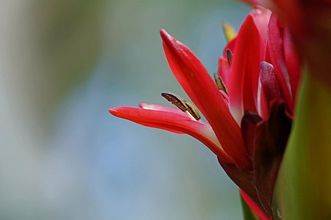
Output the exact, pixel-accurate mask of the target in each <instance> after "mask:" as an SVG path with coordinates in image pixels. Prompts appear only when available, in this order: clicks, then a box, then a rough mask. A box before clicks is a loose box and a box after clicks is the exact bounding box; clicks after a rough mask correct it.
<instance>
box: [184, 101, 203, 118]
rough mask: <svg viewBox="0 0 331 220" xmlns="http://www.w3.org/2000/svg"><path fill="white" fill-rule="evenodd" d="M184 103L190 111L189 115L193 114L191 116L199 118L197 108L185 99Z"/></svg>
mask: <svg viewBox="0 0 331 220" xmlns="http://www.w3.org/2000/svg"><path fill="white" fill-rule="evenodd" d="M184 101H185V100H184ZM185 105H186V107H187V111H188V112H189V113H190V115H192V116H193V118H195V119H196V120H199V119H200V118H201V116H200V114H199V112H198V109H197V108H196V107H195V106H194V105H193V104H192V103H190V102H187V101H185Z"/></svg>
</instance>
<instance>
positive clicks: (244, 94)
mask: <svg viewBox="0 0 331 220" xmlns="http://www.w3.org/2000/svg"><path fill="white" fill-rule="evenodd" d="M270 13H271V12H270V11H269V10H267V9H264V8H260V7H259V8H255V9H254V10H253V11H252V12H251V13H250V14H249V15H248V16H247V18H246V20H245V21H244V23H243V24H242V26H241V28H240V30H239V33H238V35H237V39H236V46H235V50H234V54H233V62H232V66H231V78H230V80H229V82H230V83H229V85H228V92H229V100H230V106H231V110H232V111H233V113H234V114H235V116H236V119H237V121H240V119H241V117H242V116H243V113H244V111H253V112H256V111H257V91H258V78H259V71H260V62H261V61H262V60H263V59H264V57H265V50H266V39H267V27H268V20H269V18H270Z"/></svg>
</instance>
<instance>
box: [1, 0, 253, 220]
mask: <svg viewBox="0 0 331 220" xmlns="http://www.w3.org/2000/svg"><path fill="white" fill-rule="evenodd" d="M1 3H2V4H1V5H2V6H1V8H0V105H1V109H0V119H1V120H0V121H1V124H0V219H4V220H7V219H13V220H16V219H25V220H29V219H31V220H38V219H50V220H53V219H54V220H55V219H61V220H62V219H70V220H76V219H77V220H92V219H93V220H95V219H98V220H106V219H107V220H108V219H112V220H113V219H114V220H131V219H137V220H140V219H141V220H155V219H157V220H169V219H180V220H201V219H205V220H219V219H229V220H231V219H234V220H235V219H241V218H242V217H241V209H240V202H239V198H238V192H237V188H236V187H235V186H234V184H233V183H232V182H231V181H230V180H229V178H228V177H227V176H226V175H225V174H224V172H223V171H222V169H221V168H220V166H219V165H218V163H217V160H216V158H215V156H214V155H213V154H212V153H211V152H210V151H209V150H208V149H206V148H205V147H204V146H203V145H202V144H200V143H199V142H197V141H196V140H194V139H193V138H191V137H188V136H183V135H175V134H170V133H167V132H163V131H159V130H155V129H149V128H145V127H141V126H138V125H136V124H133V123H130V122H127V121H124V120H120V119H118V118H115V117H112V116H110V115H109V114H108V112H107V110H108V108H109V107H115V106H119V105H137V104H138V103H139V102H148V103H160V104H166V102H165V101H164V100H163V99H162V98H161V97H160V93H161V92H163V91H172V92H175V93H178V94H180V95H182V96H183V97H185V94H184V93H183V92H182V90H181V88H180V86H179V85H178V84H177V83H176V81H175V79H174V78H173V76H172V75H171V73H170V71H169V69H168V66H167V63H166V61H165V58H164V55H163V51H162V47H161V41H160V37H159V33H158V32H159V29H160V28H166V29H167V30H168V31H169V32H170V33H171V34H173V35H175V36H176V37H177V38H178V39H180V40H181V41H183V42H185V43H186V44H187V45H189V46H190V48H191V49H192V50H193V51H194V52H195V53H196V54H197V56H198V57H200V59H201V60H202V61H203V62H204V64H205V65H206V67H207V68H208V70H209V71H210V72H214V71H215V70H216V69H217V58H218V56H219V55H220V54H221V52H222V48H223V46H224V45H225V41H224V37H223V35H222V30H221V24H222V22H225V21H228V22H231V23H232V24H233V25H234V26H235V27H238V25H239V24H240V22H241V21H242V19H243V18H244V16H245V13H247V11H248V10H249V9H248V7H247V6H245V5H243V4H241V3H239V2H233V1H230V0H228V1H225V0H224V1H222V0H207V1H198V0H168V1H161V0H153V1H151V0H110V1H106V0H95V1H87V0H47V1H44V0H14V1H12V0H3V1H2V2H1Z"/></svg>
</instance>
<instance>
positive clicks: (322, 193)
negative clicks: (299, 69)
mask: <svg viewBox="0 0 331 220" xmlns="http://www.w3.org/2000/svg"><path fill="white" fill-rule="evenodd" d="M330 113H331V89H330V88H328V87H326V86H325V85H323V84H322V83H321V82H318V81H317V80H316V79H314V77H313V76H312V75H311V74H309V73H305V75H304V78H303V84H302V87H301V91H300V96H299V100H298V103H297V107H296V116H295V120H294V127H293V130H292V134H291V136H290V140H289V143H288V146H287V149H286V152H285V157H284V160H283V164H282V167H281V170H280V173H279V177H278V182H277V187H276V190H275V193H274V197H275V199H274V207H275V209H276V208H277V209H278V210H277V211H276V213H278V216H276V217H275V218H276V219H285V220H288V219H290V220H296V219H300V220H304V219H331V160H330V156H331V117H330Z"/></svg>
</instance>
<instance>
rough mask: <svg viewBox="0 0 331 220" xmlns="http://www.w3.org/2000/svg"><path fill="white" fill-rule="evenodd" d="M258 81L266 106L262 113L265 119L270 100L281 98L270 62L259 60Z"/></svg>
mask: <svg viewBox="0 0 331 220" xmlns="http://www.w3.org/2000/svg"><path fill="white" fill-rule="evenodd" d="M260 82H261V87H262V91H263V94H264V98H265V100H266V102H267V107H268V110H267V114H265V115H263V118H264V119H267V118H268V116H269V114H268V112H269V108H270V105H271V102H272V101H273V100H275V99H281V94H280V85H279V83H278V80H277V77H276V74H275V71H274V67H273V66H272V65H271V64H270V63H267V62H264V61H263V62H261V71H260Z"/></svg>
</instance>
